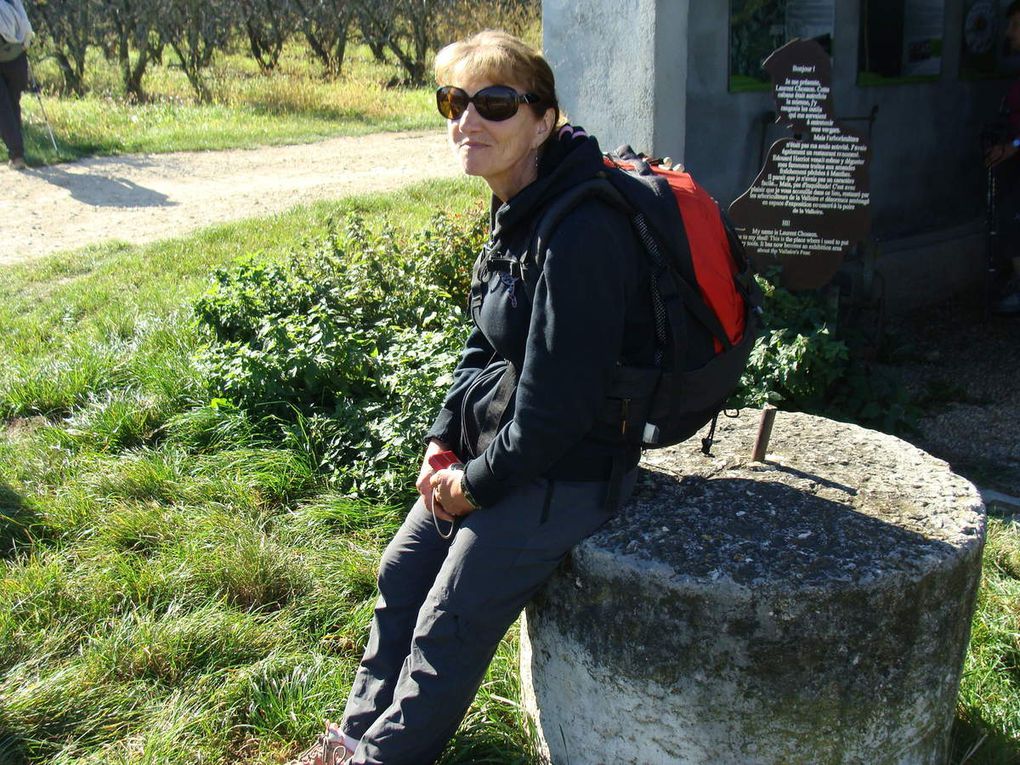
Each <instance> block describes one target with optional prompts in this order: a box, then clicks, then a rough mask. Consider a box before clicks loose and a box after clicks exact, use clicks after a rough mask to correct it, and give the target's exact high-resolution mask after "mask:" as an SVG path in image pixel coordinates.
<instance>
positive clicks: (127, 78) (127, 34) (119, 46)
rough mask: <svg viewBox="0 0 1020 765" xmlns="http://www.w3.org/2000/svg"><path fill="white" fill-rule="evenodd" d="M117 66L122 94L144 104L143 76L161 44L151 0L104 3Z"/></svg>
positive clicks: (155, 6) (108, 0) (118, 0)
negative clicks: (121, 84)
mask: <svg viewBox="0 0 1020 765" xmlns="http://www.w3.org/2000/svg"><path fill="white" fill-rule="evenodd" d="M104 6H105V11H106V14H107V23H108V24H109V25H110V28H111V31H112V34H113V42H114V44H115V47H116V52H117V61H118V63H119V64H120V72H121V79H122V80H123V82H124V92H125V93H126V94H127V96H128V98H131V99H133V100H135V101H144V100H145V92H144V91H143V90H142V77H144V76H145V70H146V68H147V67H148V65H149V62H150V61H153V60H154V59H155V58H156V57H157V55H158V48H159V45H160V42H159V39H158V33H157V31H156V13H157V10H158V9H157V5H156V3H154V2H153V0H104Z"/></svg>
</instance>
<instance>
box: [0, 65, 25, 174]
mask: <svg viewBox="0 0 1020 765" xmlns="http://www.w3.org/2000/svg"><path fill="white" fill-rule="evenodd" d="M27 88H28V58H27V57H26V56H25V55H24V54H22V55H20V56H18V57H17V58H16V59H14V60H13V61H6V62H3V63H0V136H2V137H3V142H4V144H6V145H7V154H8V156H9V157H10V158H11V159H12V160H13V159H20V158H22V157H24V156H25V142H24V137H23V135H22V132H21V94H22V92H23V91H24V90H25V89H27Z"/></svg>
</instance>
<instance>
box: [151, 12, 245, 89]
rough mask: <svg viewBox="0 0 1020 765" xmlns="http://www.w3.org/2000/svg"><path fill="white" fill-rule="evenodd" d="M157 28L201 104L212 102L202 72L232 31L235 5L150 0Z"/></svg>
mask: <svg viewBox="0 0 1020 765" xmlns="http://www.w3.org/2000/svg"><path fill="white" fill-rule="evenodd" d="M154 2H155V3H156V5H157V8H158V12H159V13H158V17H157V27H158V29H159V33H160V35H161V36H162V38H163V40H164V41H165V42H166V44H167V45H169V46H170V48H171V49H172V50H173V52H174V53H175V54H176V55H177V60H178V61H179V62H180V65H181V69H182V70H183V71H184V74H185V76H187V78H188V82H189V83H191V87H192V89H193V90H194V91H195V95H196V97H197V98H198V100H199V101H200V102H202V103H208V102H209V101H211V100H212V93H211V92H210V90H209V85H208V83H207V82H206V80H205V75H204V70H205V69H206V68H208V66H209V64H210V63H212V59H213V55H214V54H215V53H216V51H217V50H219V49H221V48H223V47H224V46H225V45H226V43H227V41H228V40H229V39H230V35H231V32H232V31H233V25H234V21H235V20H236V16H235V12H236V9H237V6H236V3H234V2H231V0H154Z"/></svg>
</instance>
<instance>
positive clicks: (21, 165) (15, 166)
mask: <svg viewBox="0 0 1020 765" xmlns="http://www.w3.org/2000/svg"><path fill="white" fill-rule="evenodd" d="M10 166H11V170H28V165H26V164H25V158H24V157H15V158H14V159H12V160H11V161H10Z"/></svg>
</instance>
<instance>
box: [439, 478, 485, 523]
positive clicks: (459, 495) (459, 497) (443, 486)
mask: <svg viewBox="0 0 1020 765" xmlns="http://www.w3.org/2000/svg"><path fill="white" fill-rule="evenodd" d="M429 480H430V481H431V483H432V502H433V504H438V506H439V507H441V508H442V509H443V511H445V513H446V515H449V516H452V517H454V518H460V517H463V516H465V515H468V514H470V513H473V512H474V511H475V510H476V508H475V506H474V505H472V504H471V503H470V502H468V500H467V498H466V497H465V496H464V490H463V488H462V487H461V482H462V481H463V480H464V471H463V470H456V469H453V468H447V469H446V470H440V471H439V472H437V473H434V474H433V475H432V478H431V479H429ZM439 507H437V508H436V509H437V511H438V509H439ZM436 514H437V516H439V517H440V518H442V516H441V515H439V514H438V512H437V513H436Z"/></svg>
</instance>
